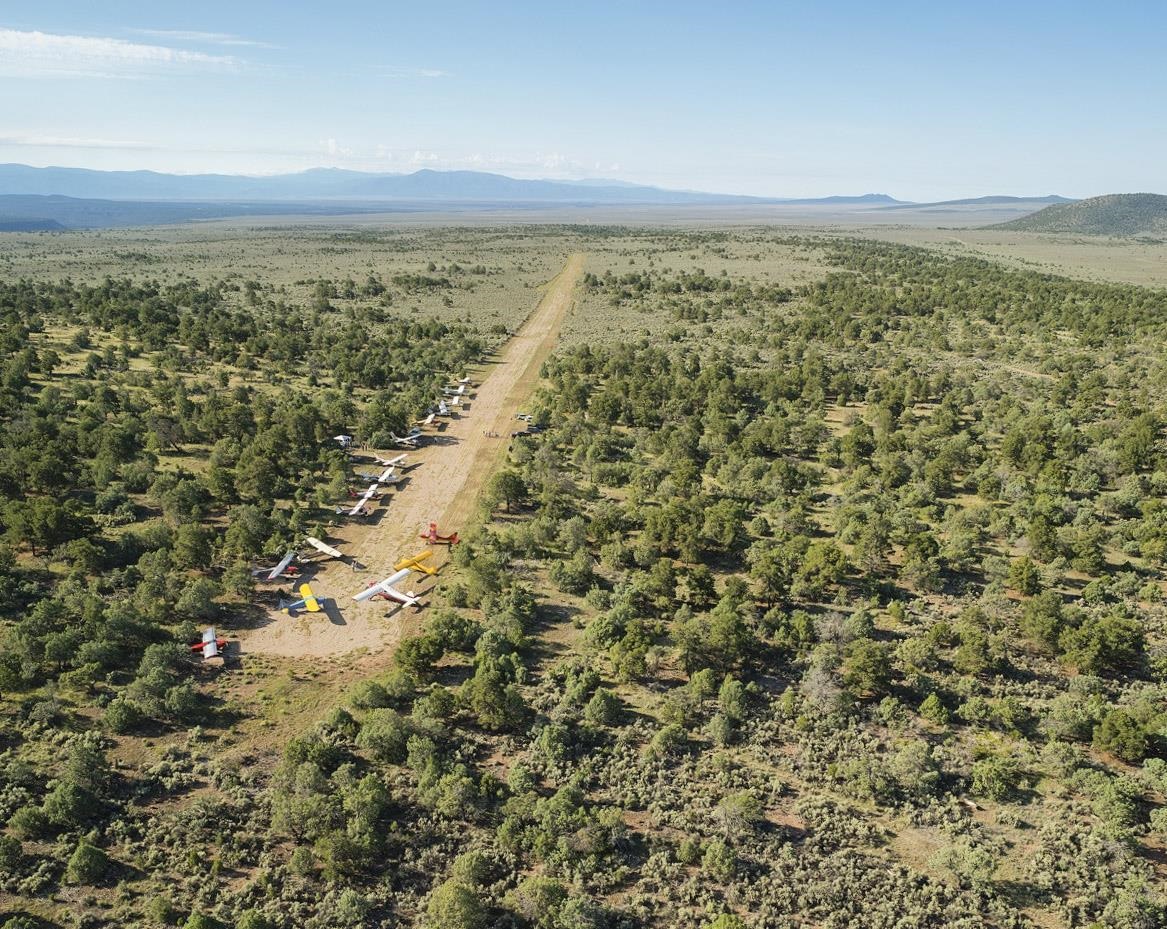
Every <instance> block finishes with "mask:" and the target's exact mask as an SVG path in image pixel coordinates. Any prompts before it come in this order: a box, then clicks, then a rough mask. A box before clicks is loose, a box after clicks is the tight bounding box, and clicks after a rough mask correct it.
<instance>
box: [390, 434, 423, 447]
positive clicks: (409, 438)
mask: <svg viewBox="0 0 1167 929" xmlns="http://www.w3.org/2000/svg"><path fill="white" fill-rule="evenodd" d="M389 436H390V438H392V439H393V444H394V445H396V446H397V447H398V448H417V441H418V439H419V438H420V437H421V433H420V432H417V433H415V432H413V431H412V430H411V431H410V433H409V434H408V435H404V436H400V435H397V433H395V432H390V433H389Z"/></svg>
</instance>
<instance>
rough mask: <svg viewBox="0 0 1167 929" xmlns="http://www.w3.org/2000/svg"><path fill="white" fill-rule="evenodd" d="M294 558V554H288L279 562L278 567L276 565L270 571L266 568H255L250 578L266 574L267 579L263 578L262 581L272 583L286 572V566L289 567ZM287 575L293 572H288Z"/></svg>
mask: <svg viewBox="0 0 1167 929" xmlns="http://www.w3.org/2000/svg"><path fill="white" fill-rule="evenodd" d="M295 557H296V553H295V552H288V553H287V554H286V555H284V557H283V559H282V560H281V561H280V563H279V564H278V565H276V566H275V567H274V568H272V569H271V570H270V571H269V570H268V569H267V568H256V569H255V570H253V571H252V572H251V576H252V577H259V576H260V575H261V574H265V573H266V574H267V577H265V578H264V580H266V581H274V580H275V579H276V578H277V577H279V576H280V575H281V574H283V573H284V572H285V571H287V569H288V565H290V564H291V563H292V560H293V559H294V558H295ZM289 573H293V572H289Z"/></svg>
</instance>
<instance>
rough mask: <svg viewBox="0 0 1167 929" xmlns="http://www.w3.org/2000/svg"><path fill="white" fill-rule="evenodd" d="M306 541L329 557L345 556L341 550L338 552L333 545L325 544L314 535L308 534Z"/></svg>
mask: <svg viewBox="0 0 1167 929" xmlns="http://www.w3.org/2000/svg"><path fill="white" fill-rule="evenodd" d="M304 541H305V542H307V543H308V544H309V545H311V546H312V547H313V548H314V549H316V551H318V552H320V554H322V555H327V556H328V557H329V558H343V557H344V556H343V555H342V554H341V553H340V552H338V551H337V550H336V549H335V548H333V547H332V546H331V545H325V544H324V543H323V542H321V541H320V540H319V539H317V538H314V537H313V536H308V537H307V538H305V539H304Z"/></svg>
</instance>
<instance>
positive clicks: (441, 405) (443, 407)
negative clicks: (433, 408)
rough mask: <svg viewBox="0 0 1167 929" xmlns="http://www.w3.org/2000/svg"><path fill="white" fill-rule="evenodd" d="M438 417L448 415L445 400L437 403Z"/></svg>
mask: <svg viewBox="0 0 1167 929" xmlns="http://www.w3.org/2000/svg"><path fill="white" fill-rule="evenodd" d="M438 415H439V416H449V415H450V408H449V407H448V406H446V401H445V400H439V401H438Z"/></svg>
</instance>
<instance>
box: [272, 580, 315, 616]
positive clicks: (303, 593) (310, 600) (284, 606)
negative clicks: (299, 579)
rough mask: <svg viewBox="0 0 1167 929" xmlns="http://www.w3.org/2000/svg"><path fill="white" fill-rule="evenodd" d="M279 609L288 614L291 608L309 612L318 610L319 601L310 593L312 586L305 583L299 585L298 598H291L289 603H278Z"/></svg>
mask: <svg viewBox="0 0 1167 929" xmlns="http://www.w3.org/2000/svg"><path fill="white" fill-rule="evenodd" d="M280 610H281V611H282V612H284V613H288V614H289V615H290V614H291V612H292V611H293V610H307V611H308V612H309V613H319V612H320V601H319V600H317V599H316V595H315V594H314V593H312V588H311V587H309V586H308V585H307V584H301V585H300V599H299V600H293V601H292V602H290V603H285V602H282V601H281V603H280Z"/></svg>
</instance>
